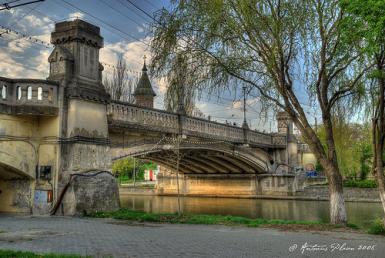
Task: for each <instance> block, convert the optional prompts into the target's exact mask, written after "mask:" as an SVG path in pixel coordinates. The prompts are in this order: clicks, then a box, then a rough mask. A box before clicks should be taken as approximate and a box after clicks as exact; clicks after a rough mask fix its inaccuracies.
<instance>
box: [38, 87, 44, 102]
mask: <svg viewBox="0 0 385 258" xmlns="http://www.w3.org/2000/svg"><path fill="white" fill-rule="evenodd" d="M42 99H43V88H42V87H39V88H37V100H42Z"/></svg>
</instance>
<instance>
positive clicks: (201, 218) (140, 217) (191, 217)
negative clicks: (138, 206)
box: [88, 209, 358, 229]
mask: <svg viewBox="0 0 385 258" xmlns="http://www.w3.org/2000/svg"><path fill="white" fill-rule="evenodd" d="M88 216H90V217H94V218H114V219H121V220H131V221H139V222H143V221H148V222H162V223H183V224H206V225H214V224H218V225H240V226H241V225H243V226H248V227H258V226H260V225H302V226H307V227H309V228H312V227H314V228H317V229H320V228H336V227H341V226H335V225H330V224H328V223H323V222H319V221H295V220H280V219H261V218H257V219H250V218H245V217H240V216H230V215H228V216H223V215H200V214H183V215H181V216H179V215H178V214H175V213H147V212H143V211H134V210H129V209H120V210H118V211H114V212H96V213H93V214H89V215H88ZM348 227H349V228H353V229H358V226H356V225H354V224H348Z"/></svg>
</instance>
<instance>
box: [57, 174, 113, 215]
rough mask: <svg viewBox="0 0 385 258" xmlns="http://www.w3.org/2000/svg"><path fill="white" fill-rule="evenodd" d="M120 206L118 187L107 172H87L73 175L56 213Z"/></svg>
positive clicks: (106, 209)
mask: <svg viewBox="0 0 385 258" xmlns="http://www.w3.org/2000/svg"><path fill="white" fill-rule="evenodd" d="M119 207H120V200H119V188H118V184H117V181H116V179H115V178H114V177H113V176H112V175H111V174H109V173H99V174H98V173H97V172H89V173H85V174H83V176H74V178H73V180H72V181H71V184H70V187H69V188H68V190H67V192H66V194H65V197H64V199H63V201H62V204H61V207H59V209H58V211H57V212H56V214H64V215H82V214H87V213H91V212H96V211H113V210H117V209H119Z"/></svg>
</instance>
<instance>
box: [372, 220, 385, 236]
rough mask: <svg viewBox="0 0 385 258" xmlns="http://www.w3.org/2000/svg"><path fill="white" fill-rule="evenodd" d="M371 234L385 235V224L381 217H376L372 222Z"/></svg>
mask: <svg viewBox="0 0 385 258" xmlns="http://www.w3.org/2000/svg"><path fill="white" fill-rule="evenodd" d="M368 233H369V234H375V235H385V228H384V224H383V222H382V220H381V219H375V220H374V221H373V222H372V224H371V225H370V226H369V230H368Z"/></svg>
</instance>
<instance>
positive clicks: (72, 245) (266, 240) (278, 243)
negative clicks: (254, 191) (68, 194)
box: [0, 215, 385, 258]
mask: <svg viewBox="0 0 385 258" xmlns="http://www.w3.org/2000/svg"><path fill="white" fill-rule="evenodd" d="M306 243H307V247H306V248H302V249H301V247H303V246H304V245H306ZM315 244H317V246H314V245H315ZM311 245H313V247H311ZM360 245H361V247H364V246H365V247H367V246H369V247H371V246H373V245H374V247H373V249H374V250H358V248H359V247H360ZM337 247H340V248H337ZM325 248H326V250H325ZM333 248H334V249H333ZM349 248H350V249H351V248H354V250H350V249H349ZM0 249H15V250H25V251H33V252H38V253H39V252H53V253H75V254H82V255H92V256H94V257H106V256H110V257H111V256H112V257H309V256H310V257H349V258H352V257H384V253H385V237H380V236H371V235H366V234H352V233H340V232H287V231H278V230H274V229H262V228H247V227H227V226H207V225H177V224H149V223H142V224H141V223H135V224H130V223H128V222H125V221H116V220H109V219H88V218H69V217H31V216H12V215H0ZM318 249H322V250H318ZM346 249H349V250H346ZM302 250H303V252H304V253H303V254H302Z"/></svg>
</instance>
